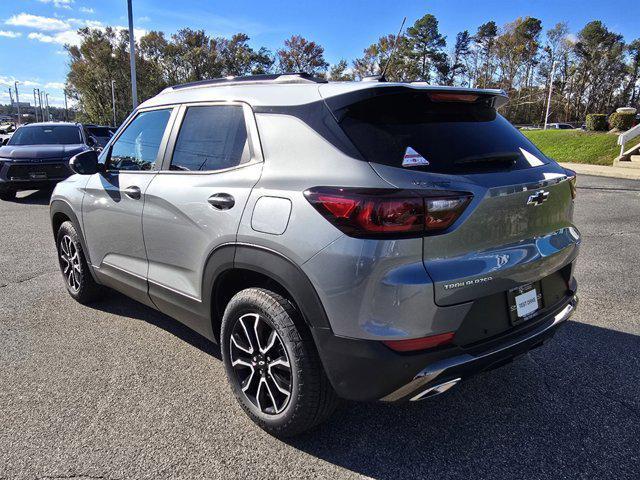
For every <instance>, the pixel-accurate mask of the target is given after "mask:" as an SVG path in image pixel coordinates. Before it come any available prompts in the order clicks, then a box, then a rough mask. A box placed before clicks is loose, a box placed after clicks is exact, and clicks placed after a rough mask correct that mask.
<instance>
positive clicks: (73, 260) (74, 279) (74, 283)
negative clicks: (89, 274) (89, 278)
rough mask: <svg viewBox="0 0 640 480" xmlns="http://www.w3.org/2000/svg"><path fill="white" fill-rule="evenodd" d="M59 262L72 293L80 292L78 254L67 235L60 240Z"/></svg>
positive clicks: (73, 243)
mask: <svg viewBox="0 0 640 480" xmlns="http://www.w3.org/2000/svg"><path fill="white" fill-rule="evenodd" d="M60 260H61V263H60V264H61V266H62V274H63V275H64V277H65V279H66V281H67V285H68V286H69V288H70V289H71V290H72V291H73V292H77V291H78V290H80V278H81V277H80V274H81V267H80V252H79V251H78V248H77V247H76V244H75V242H74V241H73V240H72V239H71V237H70V236H69V235H65V236H64V237H62V240H60Z"/></svg>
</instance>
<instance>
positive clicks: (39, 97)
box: [38, 89, 45, 122]
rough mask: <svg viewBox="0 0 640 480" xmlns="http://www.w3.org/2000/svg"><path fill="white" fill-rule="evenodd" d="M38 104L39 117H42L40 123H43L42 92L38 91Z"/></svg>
mask: <svg viewBox="0 0 640 480" xmlns="http://www.w3.org/2000/svg"><path fill="white" fill-rule="evenodd" d="M38 103H39V104H40V116H41V117H42V121H43V122H44V121H45V119H44V109H43V108H42V92H41V91H40V89H38Z"/></svg>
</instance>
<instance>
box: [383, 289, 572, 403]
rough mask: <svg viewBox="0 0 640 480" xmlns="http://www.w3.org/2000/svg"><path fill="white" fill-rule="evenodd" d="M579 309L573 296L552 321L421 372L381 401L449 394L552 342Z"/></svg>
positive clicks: (417, 398) (431, 366)
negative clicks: (473, 377)
mask: <svg viewBox="0 0 640 480" xmlns="http://www.w3.org/2000/svg"><path fill="white" fill-rule="evenodd" d="M577 305H578V297H577V296H574V297H573V298H572V299H571V300H570V301H569V302H568V303H567V304H566V305H565V306H564V307H563V308H562V309H561V310H560V311H559V312H557V313H555V314H553V315H552V316H551V318H550V321H547V322H545V323H544V324H543V325H541V326H539V327H538V328H536V329H535V330H533V331H532V332H527V334H526V335H523V336H522V337H520V338H516V339H513V340H511V341H510V342H508V343H505V344H502V345H499V346H497V347H494V348H492V349H490V350H488V351H484V352H479V353H477V354H471V353H463V354H460V355H456V356H455V357H451V358H447V359H443V360H440V361H438V362H435V363H432V364H431V365H428V366H427V367H425V368H424V369H422V370H421V371H420V372H418V374H417V375H416V376H415V377H414V378H413V380H411V382H409V383H407V384H406V385H404V386H402V387H401V388H399V389H398V390H396V391H394V392H392V393H390V394H389V395H387V396H385V397H384V398H382V400H384V401H388V402H394V401H399V400H422V399H424V398H427V397H429V396H433V395H434V394H438V393H442V391H446V390H448V389H449V388H450V387H452V386H453V385H455V384H456V383H457V382H458V381H460V380H462V379H465V378H468V377H469V376H471V375H473V374H475V373H478V372H482V371H486V370H491V369H493V368H496V367H499V366H501V365H503V364H505V363H507V362H509V361H511V360H512V359H513V358H514V357H517V356H518V355H522V354H523V353H526V352H528V351H529V350H532V349H533V348H536V347H538V346H540V345H542V344H543V343H544V342H545V340H548V339H549V338H551V337H552V336H553V334H554V333H555V331H556V330H557V328H558V327H559V326H560V325H561V324H562V323H563V322H564V321H566V320H567V319H568V318H569V317H570V316H571V315H572V314H573V312H574V311H575V309H576V307H577ZM443 388H444V390H442V389H443Z"/></svg>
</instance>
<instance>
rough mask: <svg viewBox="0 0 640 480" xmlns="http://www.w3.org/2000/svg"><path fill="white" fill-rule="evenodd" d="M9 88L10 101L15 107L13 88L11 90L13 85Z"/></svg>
mask: <svg viewBox="0 0 640 480" xmlns="http://www.w3.org/2000/svg"><path fill="white" fill-rule="evenodd" d="M8 90H9V103H10V104H11V108H13V90H11V87H9V88H8Z"/></svg>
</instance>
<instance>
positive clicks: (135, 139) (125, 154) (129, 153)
mask: <svg viewBox="0 0 640 480" xmlns="http://www.w3.org/2000/svg"><path fill="white" fill-rule="evenodd" d="M170 116H171V109H166V110H151V111H149V112H142V113H140V114H139V115H138V116H137V117H136V118H134V119H133V121H132V122H131V123H130V124H129V125H128V126H127V128H126V129H125V130H124V132H122V135H120V137H118V139H117V140H116V141H115V142H114V143H113V146H112V147H111V156H110V158H109V165H108V168H109V170H151V169H152V168H153V164H154V163H155V161H156V157H157V156H158V150H160V143H161V142H162V136H163V135H164V131H165V129H166V128H167V123H168V122H169V117H170Z"/></svg>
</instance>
